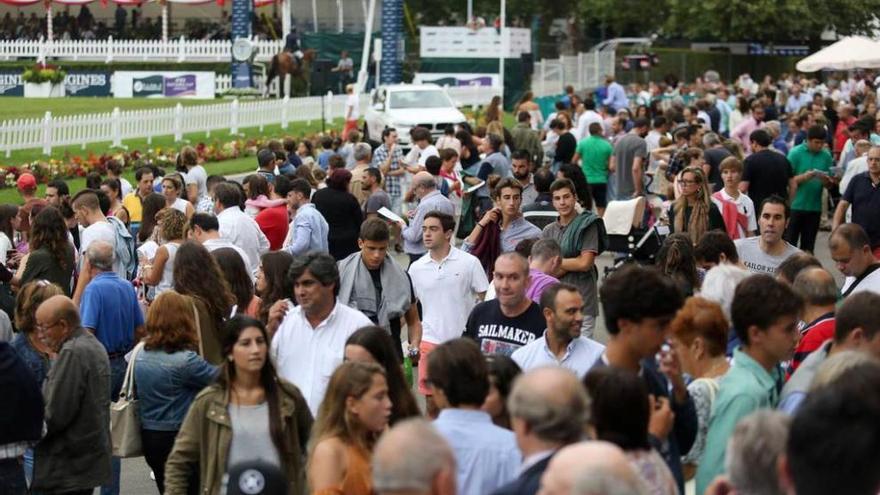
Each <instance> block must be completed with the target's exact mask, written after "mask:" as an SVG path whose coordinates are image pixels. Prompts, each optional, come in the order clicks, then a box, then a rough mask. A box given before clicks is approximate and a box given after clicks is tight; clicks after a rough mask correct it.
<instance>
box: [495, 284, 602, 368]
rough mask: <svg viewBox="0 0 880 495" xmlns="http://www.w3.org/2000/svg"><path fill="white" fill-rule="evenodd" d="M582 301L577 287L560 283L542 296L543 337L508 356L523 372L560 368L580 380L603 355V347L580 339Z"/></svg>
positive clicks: (552, 286) (582, 315) (590, 340)
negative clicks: (544, 324)
mask: <svg viewBox="0 0 880 495" xmlns="http://www.w3.org/2000/svg"><path fill="white" fill-rule="evenodd" d="M583 306H584V300H583V299H582V298H581V294H580V291H579V290H578V288H577V287H575V286H573V285H570V284H564V283H559V284H555V285H551V286H550V287H548V288H547V290H545V291H544V293H543V294H542V295H541V311H542V312H543V313H544V320H545V321H546V322H547V329H546V330H544V335H543V336H541V337H540V338H538V339H535V340H534V341H532V342H530V343H529V344H527V345H525V346H523V347H520V348H519V349H517V350H516V351H514V353H513V355H512V356H511V357H512V358H513V360H514V361H516V364H518V365H519V367H520V368H522V369H523V371H528V370H530V369H534V368H538V367H541V366H562V367H563V368H566V369H569V370H571V371H572V372H574V373H575V374H576V375H577V376H578V378H583V377H584V375H586V374H587V372H588V371H590V368H592V367H593V365H594V364H595V363H596V361H597V360H598V359H599V358H601V357H602V353H603V352H605V346H604V345H602V344H600V343H598V342H596V341H594V340H592V339H588V338H586V337H581V324H582V323H583V320H584V314H583V311H582V308H583Z"/></svg>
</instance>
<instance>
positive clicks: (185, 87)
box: [113, 71, 215, 99]
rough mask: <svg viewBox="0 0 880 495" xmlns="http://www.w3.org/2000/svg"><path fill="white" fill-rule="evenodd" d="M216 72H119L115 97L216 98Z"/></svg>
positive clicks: (114, 76) (116, 78) (114, 88)
mask: <svg viewBox="0 0 880 495" xmlns="http://www.w3.org/2000/svg"><path fill="white" fill-rule="evenodd" d="M214 84H215V82H214V73H213V72H149V71H117V72H115V73H114V74H113V96H115V97H116V98H198V99H212V98H214Z"/></svg>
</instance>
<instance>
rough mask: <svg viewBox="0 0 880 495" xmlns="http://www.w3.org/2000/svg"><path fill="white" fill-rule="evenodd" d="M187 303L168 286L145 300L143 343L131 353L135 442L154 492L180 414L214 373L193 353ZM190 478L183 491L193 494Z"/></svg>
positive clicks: (161, 483) (161, 486) (160, 484)
mask: <svg viewBox="0 0 880 495" xmlns="http://www.w3.org/2000/svg"><path fill="white" fill-rule="evenodd" d="M191 308H192V301H191V300H190V298H189V297H188V296H184V295H181V294H178V293H177V292H175V291H173V290H168V291H165V292H163V293H162V294H160V295H159V297H157V298H156V300H154V301H153V303H152V304H150V309H149V311H148V312H147V321H146V325H145V326H146V337H145V338H144V348H143V350H142V351H140V352H138V353H137V356H136V357H135V364H134V381H135V383H137V397H138V416H139V417H140V420H141V441H142V442H143V447H144V457H145V458H146V461H147V464H148V465H149V466H150V469H152V470H153V474H155V476H156V487H157V488H158V489H159V493H165V461H167V460H168V455H169V454H170V453H171V448H172V447H173V446H174V438H175V437H176V436H177V432H178V431H179V430H180V425H181V424H182V423H183V418H184V417H185V416H186V412H187V410H188V409H189V406H190V404H192V401H193V399H194V398H195V396H196V394H197V393H199V391H200V390H202V389H203V388H205V387H206V386H208V385H209V384H210V383H211V382H213V381H214V380H215V379H216V377H217V369H216V368H215V367H214V366H211V365H210V364H208V363H207V362H206V361H205V360H204V359H202V358H201V357H200V356H199V355H198V354H197V352H198V350H199V344H198V336H197V335H196V322H195V318H194V317H193V313H192V309H191ZM193 474H195V473H193ZM190 480H191V481H193V478H192V477H191V478H190ZM194 481H195V483H190V486H189V491H188V493H198V490H197V488H198V486H197V484H198V479H197V478H196V479H194Z"/></svg>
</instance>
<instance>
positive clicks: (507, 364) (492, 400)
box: [481, 354, 522, 430]
mask: <svg viewBox="0 0 880 495" xmlns="http://www.w3.org/2000/svg"><path fill="white" fill-rule="evenodd" d="M486 364H487V365H488V367H489V394H488V395H486V400H485V401H484V402H483V407H481V409H482V410H483V411H484V412H486V413H487V414H489V416H492V423H494V424H495V426H500V427H501V428H507V429H508V430H510V429H512V428H511V427H510V412H509V411H508V410H507V397H508V396H509V395H510V390H511V389H512V388H513V380H514V379H516V377H517V376H519V374H520V373H522V369H520V367H519V365H518V364H516V361H514V360H513V359H511V358H510V357H508V356H504V355H502V354H497V355H492V356H486Z"/></svg>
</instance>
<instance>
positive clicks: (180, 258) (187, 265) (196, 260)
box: [173, 241, 235, 364]
mask: <svg viewBox="0 0 880 495" xmlns="http://www.w3.org/2000/svg"><path fill="white" fill-rule="evenodd" d="M173 277H174V290H176V291H177V292H179V293H181V294H184V295H187V296H191V297H192V299H193V301H192V302H193V311H195V312H196V313H197V314H198V321H197V331H198V333H200V334H201V335H200V339H201V344H202V349H203V353H202V357H204V358H205V359H206V360H207V361H208V362H209V363H211V364H221V363H222V362H223V356H224V354H223V352H222V348H221V346H220V344H221V342H222V341H223V338H222V336H221V335H220V331H221V329H222V328H223V322H224V321H225V320H226V318H228V317H229V316H230V314H229V313H230V311H231V309H232V305H233V304H235V297H234V296H233V295H232V291H231V290H230V289H229V284H228V283H226V279H225V278H224V277H223V273H221V272H220V267H219V266H218V265H217V262H216V261H214V258H213V257H212V256H211V253H209V252H208V250H207V249H205V248H204V246H202V245H201V244H199V243H197V242H194V241H188V242H184V243H183V244H181V246H180V247H179V248H178V249H177V255H176V259H175V260H174V272H173Z"/></svg>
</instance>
